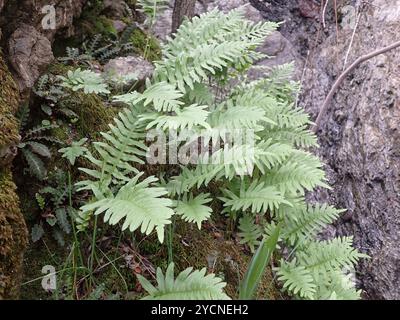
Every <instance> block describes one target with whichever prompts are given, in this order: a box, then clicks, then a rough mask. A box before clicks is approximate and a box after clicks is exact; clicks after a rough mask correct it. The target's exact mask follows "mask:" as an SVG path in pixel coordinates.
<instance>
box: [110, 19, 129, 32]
mask: <svg viewBox="0 0 400 320" xmlns="http://www.w3.org/2000/svg"><path fill="white" fill-rule="evenodd" d="M112 23H113V26H114V28H115V30H117V32H118V33H120V32H122V31H124V30H125V29H126V27H127V26H128V25H127V24H126V23H125V22H123V21H121V20H113V22H112Z"/></svg>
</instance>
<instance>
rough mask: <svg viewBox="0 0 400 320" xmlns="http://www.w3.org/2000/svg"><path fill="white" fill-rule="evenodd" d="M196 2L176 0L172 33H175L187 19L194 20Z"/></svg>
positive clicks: (192, 0)
mask: <svg viewBox="0 0 400 320" xmlns="http://www.w3.org/2000/svg"><path fill="white" fill-rule="evenodd" d="M195 5H196V0H175V4H174V13H173V15H172V33H175V32H176V31H177V30H178V28H179V27H180V25H181V24H182V22H183V20H184V19H185V17H187V18H188V19H191V18H193V16H194V9H195Z"/></svg>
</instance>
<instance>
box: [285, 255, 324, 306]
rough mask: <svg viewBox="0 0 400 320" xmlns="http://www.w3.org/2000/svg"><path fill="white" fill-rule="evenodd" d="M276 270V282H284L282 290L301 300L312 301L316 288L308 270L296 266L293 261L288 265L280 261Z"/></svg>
mask: <svg viewBox="0 0 400 320" xmlns="http://www.w3.org/2000/svg"><path fill="white" fill-rule="evenodd" d="M277 270H278V273H277V275H278V280H279V281H282V282H284V284H283V288H284V289H287V290H288V291H290V292H291V293H293V294H294V295H298V296H300V297H301V298H306V299H314V295H315V293H316V288H317V287H316V285H315V283H314V279H313V277H312V275H311V272H310V271H309V270H308V269H306V268H305V267H303V266H297V265H296V261H295V260H294V261H292V262H290V263H288V262H285V261H281V263H280V266H279V268H277Z"/></svg>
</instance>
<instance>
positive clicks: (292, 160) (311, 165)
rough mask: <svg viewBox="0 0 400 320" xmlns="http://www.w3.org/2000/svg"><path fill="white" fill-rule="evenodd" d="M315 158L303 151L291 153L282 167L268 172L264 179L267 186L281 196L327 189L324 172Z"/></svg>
mask: <svg viewBox="0 0 400 320" xmlns="http://www.w3.org/2000/svg"><path fill="white" fill-rule="evenodd" d="M321 167H322V164H321V162H320V161H319V159H318V158H317V157H315V156H314V155H312V154H310V153H307V152H305V151H298V150H296V151H293V153H292V156H291V157H289V158H288V159H287V160H286V161H285V162H284V163H283V164H282V165H280V166H277V167H275V168H273V169H272V170H270V171H269V172H268V173H267V174H266V175H265V176H264V177H263V181H265V182H266V183H267V184H268V185H271V186H275V187H276V188H278V190H280V191H281V192H282V193H283V194H285V193H289V194H295V193H297V192H300V193H304V191H305V190H307V191H311V190H313V189H314V188H315V187H318V186H320V187H324V188H329V186H328V185H327V184H326V183H325V180H326V178H325V172H324V171H323V170H322V169H321Z"/></svg>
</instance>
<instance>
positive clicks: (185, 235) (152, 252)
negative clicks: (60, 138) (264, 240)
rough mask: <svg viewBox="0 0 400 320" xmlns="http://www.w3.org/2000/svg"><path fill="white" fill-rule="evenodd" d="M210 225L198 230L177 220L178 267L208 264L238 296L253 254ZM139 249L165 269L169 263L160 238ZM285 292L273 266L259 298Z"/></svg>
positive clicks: (228, 290) (229, 291)
mask: <svg viewBox="0 0 400 320" xmlns="http://www.w3.org/2000/svg"><path fill="white" fill-rule="evenodd" d="M218 233H220V234H221V235H222V232H215V231H212V230H210V229H204V228H203V229H202V230H198V229H197V227H196V226H194V225H191V224H188V223H185V222H181V221H178V222H177V223H176V230H175V232H174V241H173V258H174V263H175V265H176V271H177V272H178V270H179V272H180V271H183V270H184V269H186V268H188V267H193V268H194V269H202V268H207V272H209V273H214V274H216V275H218V276H219V277H221V278H222V279H224V281H225V282H226V283H227V286H226V287H225V292H226V293H227V294H228V295H229V296H230V297H231V298H232V299H237V298H238V295H239V293H238V288H239V284H240V281H241V279H243V276H244V274H245V272H246V270H247V267H248V265H249V263H250V260H251V255H248V254H246V253H245V252H244V250H243V247H242V246H241V245H239V244H236V243H235V242H234V241H231V240H226V239H224V238H223V237H215V234H218ZM140 251H141V253H142V254H144V255H146V256H147V255H149V260H150V261H151V262H152V263H154V265H155V266H156V267H161V268H162V269H163V271H165V270H166V268H167V265H168V253H167V248H166V245H161V244H159V243H158V241H157V239H154V241H152V240H151V239H149V240H146V241H145V242H143V243H142V245H141V247H140ZM281 298H282V295H281V293H280V291H279V290H278V289H276V285H275V282H274V280H273V276H272V272H271V269H270V268H268V269H267V270H266V272H265V274H264V276H263V278H262V282H261V284H260V287H259V290H258V294H257V299H267V300H277V299H281Z"/></svg>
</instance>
